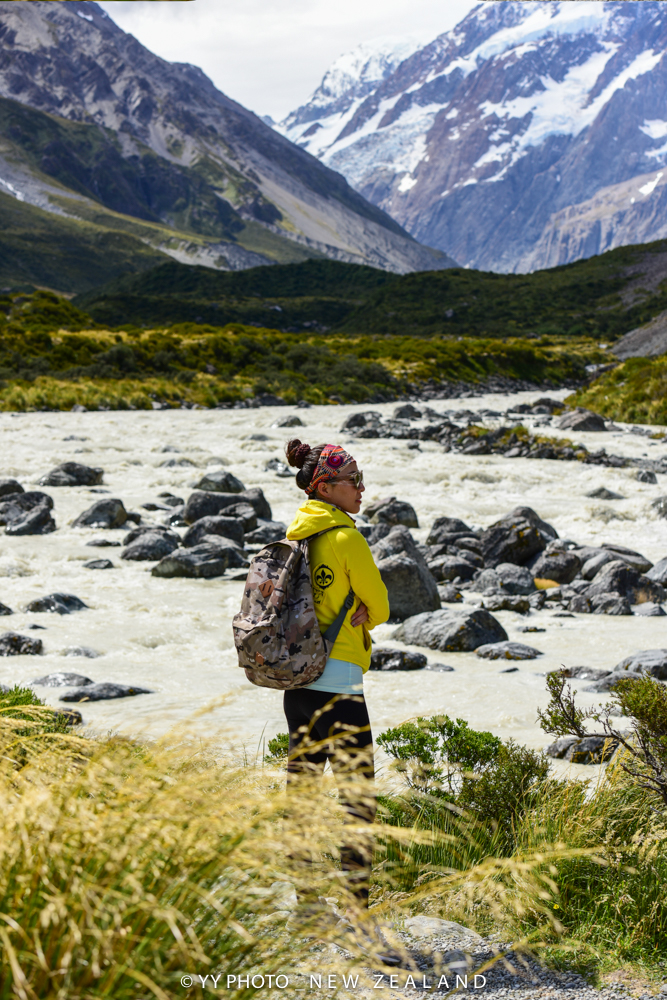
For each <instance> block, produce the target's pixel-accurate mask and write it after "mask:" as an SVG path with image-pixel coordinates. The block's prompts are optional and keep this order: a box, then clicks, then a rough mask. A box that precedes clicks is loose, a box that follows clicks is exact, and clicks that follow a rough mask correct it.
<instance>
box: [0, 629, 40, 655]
mask: <svg viewBox="0 0 667 1000" xmlns="http://www.w3.org/2000/svg"><path fill="white" fill-rule="evenodd" d="M43 651H44V647H43V645H42V640H41V639H31V638H30V637H29V636H27V635H19V634H18V632H4V633H3V634H2V635H0V656H39V654H40V653H42V652H43Z"/></svg>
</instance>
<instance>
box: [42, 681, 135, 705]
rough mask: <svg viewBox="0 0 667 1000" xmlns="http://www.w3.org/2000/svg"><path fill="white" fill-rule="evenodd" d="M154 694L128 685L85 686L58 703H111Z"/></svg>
mask: <svg viewBox="0 0 667 1000" xmlns="http://www.w3.org/2000/svg"><path fill="white" fill-rule="evenodd" d="M152 693H153V692H152V691H149V690H147V688H140V687H128V685H126V684H109V683H102V684H85V685H84V686H83V687H78V688H75V689H74V690H73V691H68V692H67V694H61V696H60V698H59V699H58V701H69V702H72V701H74V702H81V701H109V700H111V699H112V698H131V697H134V696H135V695H138V694H152Z"/></svg>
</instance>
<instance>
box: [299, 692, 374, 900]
mask: <svg viewBox="0 0 667 1000" xmlns="http://www.w3.org/2000/svg"><path fill="white" fill-rule="evenodd" d="M283 705H284V709H285V718H286V719H287V725H288V728H289V750H290V760H289V762H288V764H287V772H288V782H290V781H294V780H295V779H296V776H297V775H299V774H304V773H306V774H307V773H317V772H319V773H321V772H322V771H323V770H324V764H325V762H326V761H327V760H328V761H329V762H330V764H331V769H332V771H333V773H334V777H335V778H336V783H337V785H338V791H339V794H340V797H341V801H342V803H343V805H344V807H345V809H346V811H347V814H348V816H349V818H350V822H354V821H358V820H360V819H361V820H363V821H365V822H367V823H372V822H373V820H374V819H375V809H376V803H375V789H374V786H373V784H372V782H373V779H374V777H375V771H374V767H373V736H372V734H371V724H370V719H369V718H368V708H367V707H366V701H365V699H364V696H363V695H350V694H332V693H331V692H329V691H310V690H307V689H305V688H294V689H293V690H291V691H285V697H284V702H283ZM312 744H316V746H314V747H313V749H312V750H308V745H312ZM301 746H303V752H302V753H299V752H298V751H299V748H300V747H301ZM346 778H350V779H352V780H351V781H346ZM359 779H361V782H360V780H359ZM366 784H367V788H363V785H366ZM360 785H361V786H362V787H360ZM340 859H341V868H342V869H343V871H345V872H349V873H350V875H349V879H348V885H349V888H350V889H351V890H352V892H353V893H354V894H355V896H356V897H357V899H358V901H359V902H360V903H361V904H362V905H364V906H367V905H368V888H369V882H370V875H371V861H372V844H371V843H370V840H369V842H368V843H367V844H363V843H362V842H361V838H360V839H359V841H358V842H357V843H355V844H353V845H350V844H343V845H341V848H340Z"/></svg>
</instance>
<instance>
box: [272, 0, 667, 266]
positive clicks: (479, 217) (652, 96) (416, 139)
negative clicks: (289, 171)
mask: <svg viewBox="0 0 667 1000" xmlns="http://www.w3.org/2000/svg"><path fill="white" fill-rule="evenodd" d="M666 51H667V5H665V4H663V3H661V2H660V0H644V2H642V3H636V2H626V0H620V2H617V0H612V2H599V0H564V2H553V0H546V2H531V3H525V2H521V0H508V2H497V0H489V2H486V3H482V4H480V5H479V6H478V7H476V8H475V9H474V10H473V11H471V12H470V13H469V14H468V16H467V17H466V18H465V19H464V20H463V21H461V23H460V24H459V25H457V27H456V28H455V29H454V30H453V31H450V32H447V33H445V34H443V35H440V36H439V37H438V38H436V39H435V40H434V41H433V42H431V43H430V44H428V45H426V46H422V47H420V48H418V49H417V50H416V51H414V52H412V53H410V54H409V55H407V57H405V56H402V55H401V53H400V52H398V53H397V54H396V56H395V57H392V56H391V55H388V56H387V57H386V58H387V59H388V62H387V70H386V71H385V72H382V71H381V69H380V68H379V67H380V66H381V64H382V59H381V57H380V56H379V55H378V57H377V58H376V60H375V63H376V64H377V65H378V71H377V74H378V79H377V82H375V83H374V82H373V81H372V79H371V77H372V76H373V72H372V71H368V72H366V70H365V66H366V65H367V64H368V65H372V64H373V60H372V58H371V53H370V52H369V53H368V57H369V58H368V59H367V62H366V63H364V62H363V59H362V58H361V56H358V57H357V58H356V60H355V59H353V58H348V59H347V61H345V60H340V61H339V63H341V62H342V63H343V65H342V66H341V67H340V69H337V71H336V73H333V67H332V70H330V71H329V73H328V74H327V76H326V77H325V79H324V81H323V83H322V86H321V87H320V88H319V89H318V91H316V92H315V94H314V95H313V97H312V99H311V101H310V102H309V103H308V104H306V105H304V106H303V107H301V108H299V110H298V111H297V112H294V113H293V114H292V115H290V116H289V117H288V119H286V121H285V122H284V123H282V125H281V126H280V130H281V131H283V132H284V134H286V135H288V136H289V138H291V139H292V141H294V142H296V143H297V144H298V145H300V146H301V147H302V148H305V149H307V150H308V151H309V152H312V153H314V154H315V155H317V156H319V158H320V159H321V160H323V162H325V163H326V164H327V165H328V166H331V167H333V168H334V169H335V170H338V171H340V172H341V173H342V174H344V176H345V177H346V178H347V179H348V181H349V182H350V184H351V185H352V186H353V187H355V188H356V189H357V191H359V192H360V193H361V194H363V195H364V197H366V198H368V199H369V200H370V201H372V202H373V203H374V204H376V205H377V206H378V207H381V208H383V209H384V210H385V211H387V212H388V213H389V214H390V215H392V216H393V217H394V218H395V219H396V220H397V221H398V222H399V223H400V224H401V225H403V226H404V227H405V228H406V229H407V230H408V232H410V233H411V234H412V235H413V236H415V237H416V238H417V239H418V240H420V241H423V242H424V243H427V244H429V245H431V246H435V247H438V248H440V249H442V250H445V251H446V252H447V253H449V254H451V256H452V257H454V258H455V259H456V260H458V261H460V262H462V263H465V264H466V265H468V266H470V267H477V268H482V269H488V270H496V271H517V272H524V271H530V270H534V269H537V268H541V267H549V266H553V265H556V264H562V263H566V262H568V261H571V260H576V259H578V258H581V257H586V256H590V255H592V254H594V253H599V252H602V251H604V250H607V249H612V248H613V247H616V246H619V245H623V244H627V243H637V242H645V241H648V240H652V239H658V238H662V237H665V236H667V59H666V58H665V53H666ZM392 58H395V60H398V64H397V65H395V66H394V67H391V68H390V63H391V60H392ZM362 64H363V65H362ZM355 67H358V69H357V73H356V75H355ZM332 74H333V78H332V80H331V82H328V81H329V78H330V77H331V76H332ZM363 74H365V75H363ZM338 81H340V83H339V82H338ZM339 92H340V93H339Z"/></svg>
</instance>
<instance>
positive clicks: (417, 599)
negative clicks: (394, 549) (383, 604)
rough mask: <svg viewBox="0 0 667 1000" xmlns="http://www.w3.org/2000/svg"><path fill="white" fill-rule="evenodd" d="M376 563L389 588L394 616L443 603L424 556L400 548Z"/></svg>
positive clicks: (407, 616)
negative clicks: (405, 551)
mask: <svg viewBox="0 0 667 1000" xmlns="http://www.w3.org/2000/svg"><path fill="white" fill-rule="evenodd" d="M377 567H378V569H379V571H380V576H381V577H382V582H383V583H384V585H385V587H386V588H387V593H388V595H389V612H390V615H391V617H392V618H398V619H400V620H403V619H404V618H409V617H411V616H412V615H416V614H419V613H420V612H422V611H434V610H435V609H436V608H439V607H440V596H439V594H438V586H437V584H436V582H435V579H434V578H433V576H432V574H431V573H430V572H429V569H428V567H427V566H426V564H425V563H424V562H423V559H421V558H413V557H411V556H409V555H407V554H406V553H404V552H401V553H398V554H397V555H393V556H388V557H387V558H386V559H381V560H380V562H378V564H377Z"/></svg>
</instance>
